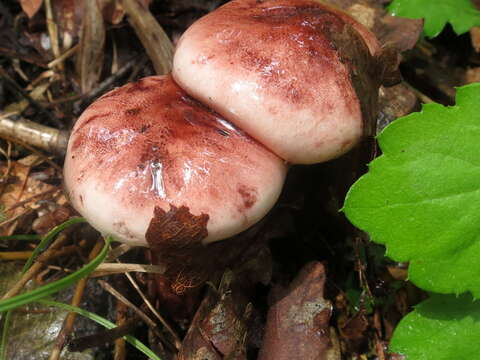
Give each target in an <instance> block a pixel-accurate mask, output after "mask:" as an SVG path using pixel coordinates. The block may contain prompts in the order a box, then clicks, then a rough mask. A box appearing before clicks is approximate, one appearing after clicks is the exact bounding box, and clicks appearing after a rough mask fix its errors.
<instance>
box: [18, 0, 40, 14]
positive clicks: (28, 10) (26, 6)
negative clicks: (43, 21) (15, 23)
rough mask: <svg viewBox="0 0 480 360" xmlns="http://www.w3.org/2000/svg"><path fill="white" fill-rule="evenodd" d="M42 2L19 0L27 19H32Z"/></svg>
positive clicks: (37, 0) (38, 0)
mask: <svg viewBox="0 0 480 360" xmlns="http://www.w3.org/2000/svg"><path fill="white" fill-rule="evenodd" d="M42 4H43V0H20V6H21V7H22V10H23V12H24V13H25V14H27V16H28V17H29V18H32V17H33V16H34V15H35V14H36V13H37V12H38V10H39V9H40V7H41V6H42Z"/></svg>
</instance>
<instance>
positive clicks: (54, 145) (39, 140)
mask: <svg viewBox="0 0 480 360" xmlns="http://www.w3.org/2000/svg"><path fill="white" fill-rule="evenodd" d="M0 137H2V138H6V139H11V140H12V141H13V142H21V143H25V144H27V145H31V146H34V147H37V148H39V149H41V150H45V151H48V152H50V153H53V154H57V155H64V154H65V152H66V150H67V143H68V137H69V133H68V132H67V131H65V130H58V129H55V128H52V127H50V126H45V125H40V124H37V123H35V122H33V121H30V120H27V119H23V118H20V119H18V120H14V119H13V118H12V117H11V114H4V113H1V112H0Z"/></svg>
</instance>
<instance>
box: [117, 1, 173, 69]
mask: <svg viewBox="0 0 480 360" xmlns="http://www.w3.org/2000/svg"><path fill="white" fill-rule="evenodd" d="M121 4H122V5H123V9H124V10H125V13H126V14H127V15H128V21H129V22H130V24H131V25H132V27H133V28H134V30H135V32H136V34H137V36H138V37H139V39H140V41H141V42H142V44H143V46H144V47H145V50H146V52H147V54H148V56H149V58H150V60H151V61H152V63H153V67H154V68H155V71H156V72H157V74H158V75H163V74H167V73H169V72H170V70H171V69H172V59H173V45H172V42H171V41H170V39H169V38H168V36H167V34H166V33H165V31H164V30H163V29H162V27H161V26H160V24H159V23H158V22H157V20H155V18H154V17H153V15H152V14H151V13H150V11H149V10H148V9H146V8H145V7H143V6H142V5H141V4H140V3H139V2H138V1H137V0H122V1H121Z"/></svg>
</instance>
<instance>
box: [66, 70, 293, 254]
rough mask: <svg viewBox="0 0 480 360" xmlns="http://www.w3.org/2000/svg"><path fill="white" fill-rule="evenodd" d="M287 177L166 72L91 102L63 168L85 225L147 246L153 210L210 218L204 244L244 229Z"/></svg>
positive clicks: (272, 157) (268, 155)
mask: <svg viewBox="0 0 480 360" xmlns="http://www.w3.org/2000/svg"><path fill="white" fill-rule="evenodd" d="M285 173H286V165H285V163H284V161H283V160H282V159H280V158H279V157H277V156H276V155H275V154H273V153H272V152H270V151H269V150H268V149H266V148H265V147H264V146H263V145H261V144H259V143H258V142H257V141H255V140H254V139H252V138H251V137H250V136H248V135H246V134H245V133H244V132H242V131H241V130H239V129H237V128H236V127H235V126H233V125H232V124H230V123H229V122H228V121H226V120H224V119H223V118H222V117H220V115H218V114H217V113H215V112H213V111H211V110H210V109H208V108H206V107H205V106H203V105H201V104H200V103H198V102H197V101H196V100H194V99H192V98H191V97H189V96H188V95H187V94H186V93H185V92H184V91H183V90H182V89H181V88H180V87H178V85H177V84H176V83H175V82H174V81H173V80H172V78H171V77H170V76H152V77H148V78H144V79H141V80H139V81H138V82H135V83H130V84H127V85H125V86H123V87H120V88H117V89H115V90H113V91H110V92H109V93H107V94H105V95H103V96H102V97H101V98H99V99H98V100H97V101H95V102H94V103H93V104H92V105H90V106H89V107H88V108H87V109H86V110H85V112H84V113H83V114H82V115H81V116H80V118H79V119H78V121H77V123H76V124H75V127H74V129H73V131H72V134H71V137H70V141H69V144H68V150H67V155H66V159H65V166H64V178H65V186H66V189H67V192H68V194H69V197H70V200H71V202H72V204H73V206H74V207H75V208H76V209H77V210H78V211H79V212H80V213H81V214H82V215H83V216H84V217H85V218H86V219H87V220H88V221H89V222H90V223H91V224H92V226H93V227H95V228H96V229H97V230H99V231H101V232H102V233H105V234H110V235H113V236H114V237H116V238H117V239H118V240H120V241H124V242H127V243H132V244H137V245H144V246H148V245H147V243H146V240H145V233H146V231H147V228H148V226H149V224H150V221H151V220H152V218H153V216H154V208H155V207H159V208H161V209H162V210H163V211H165V212H168V211H169V210H170V207H171V206H175V207H177V208H179V207H181V206H185V207H187V208H188V209H189V212H190V213H191V214H192V215H194V216H200V215H202V214H206V215H208V216H209V220H208V222H207V231H208V236H207V237H206V238H205V239H204V240H203V242H204V243H208V242H212V241H216V240H221V239H224V238H227V237H229V236H232V235H234V234H237V233H239V232H241V231H243V230H245V229H247V228H248V227H249V226H251V225H252V224H253V223H255V222H257V221H258V220H260V219H261V218H262V217H263V216H264V215H265V214H266V213H267V212H268V210H269V209H270V208H271V207H272V206H273V205H274V203H275V201H276V200H277V198H278V196H279V193H280V191H281V188H282V185H283V182H284V177H285Z"/></svg>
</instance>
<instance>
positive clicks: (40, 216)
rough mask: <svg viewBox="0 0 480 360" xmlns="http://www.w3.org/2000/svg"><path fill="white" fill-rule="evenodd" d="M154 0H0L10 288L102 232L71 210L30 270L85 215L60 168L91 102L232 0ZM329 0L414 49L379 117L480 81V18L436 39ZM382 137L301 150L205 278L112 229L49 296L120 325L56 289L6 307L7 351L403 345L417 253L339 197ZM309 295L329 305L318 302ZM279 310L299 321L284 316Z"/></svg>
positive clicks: (360, 4) (369, 349) (380, 6)
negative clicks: (368, 227) (335, 148)
mask: <svg viewBox="0 0 480 360" xmlns="http://www.w3.org/2000/svg"><path fill="white" fill-rule="evenodd" d="M141 2H142V3H143V5H148V7H144V6H141V5H139V2H136V1H134V0H124V1H118V2H117V1H114V0H99V1H95V0H88V1H87V0H86V1H76V0H30V1H25V0H23V1H22V0H19V1H17V0H13V1H8V2H6V3H5V2H4V3H1V4H0V156H1V157H2V158H3V159H2V160H1V162H0V294H2V295H3V296H5V298H6V297H12V296H14V295H17V294H19V293H21V292H22V291H23V290H24V287H25V288H27V289H34V288H37V287H39V286H42V285H45V284H48V283H51V282H53V281H56V280H60V279H62V278H64V277H65V276H67V275H69V274H71V273H72V272H74V271H76V270H77V269H79V268H81V267H82V266H83V265H84V264H86V263H88V262H89V261H91V260H92V259H95V258H96V257H97V256H98V254H99V253H100V252H101V249H102V247H103V246H104V240H103V239H102V237H101V236H100V234H99V233H98V232H96V231H95V230H94V229H92V228H91V227H90V226H89V225H88V224H85V223H77V224H71V225H70V224H68V225H69V226H68V227H66V229H65V230H64V231H63V232H62V233H61V235H59V236H57V237H56V238H55V239H54V240H52V241H51V242H50V243H49V244H47V245H46V247H45V248H43V249H40V250H41V251H42V254H41V255H40V257H37V258H36V259H35V260H34V261H33V265H32V266H31V267H30V270H28V271H26V272H25V271H22V268H23V267H24V264H25V262H26V261H27V260H28V259H30V258H31V256H32V254H33V251H34V249H35V248H37V244H38V242H39V240H40V239H41V238H42V237H44V236H45V234H47V233H49V231H51V230H52V229H54V228H55V227H56V226H58V225H60V224H63V223H65V222H66V221H68V220H69V219H72V218H75V217H76V216H79V215H78V213H77V212H76V211H75V210H74V209H73V208H72V207H71V206H70V204H69V201H68V199H67V197H66V195H65V193H64V189H63V179H62V178H63V173H62V166H63V157H64V154H65V151H66V143H67V140H68V134H69V130H70V129H71V128H72V126H73V124H74V123H75V121H76V119H77V118H78V117H79V115H80V114H81V113H82V111H83V110H85V108H86V107H87V106H88V105H89V104H90V103H91V102H93V101H94V100H95V99H96V98H98V97H99V96H100V95H102V94H104V93H105V92H107V91H109V90H111V89H113V88H114V87H118V86H121V85H123V84H125V83H127V82H131V81H136V80H138V79H140V78H143V77H146V76H150V75H155V74H162V73H165V72H167V71H168V70H169V69H170V62H171V51H170V50H171V49H173V47H172V44H173V46H174V44H175V43H176V42H177V41H178V39H179V38H180V36H181V34H182V33H183V32H184V31H185V29H186V28H188V26H190V25H191V24H192V23H193V22H194V21H195V20H196V19H198V18H200V17H201V16H203V15H205V14H207V13H208V12H210V11H212V10H214V9H215V8H217V7H218V6H220V5H222V4H223V3H224V1H221V0H204V1H198V0H165V1H152V2H150V1H149V0H142V1H141ZM330 2H333V3H334V4H336V5H337V6H338V7H341V8H342V9H344V10H346V11H348V12H350V13H351V14H352V15H353V16H355V17H356V18H357V19H358V20H359V21H361V22H363V23H364V24H365V25H366V26H367V27H370V29H371V30H372V31H373V32H374V33H375V34H376V35H377V37H379V39H380V41H381V42H382V43H389V44H394V45H395V46H396V47H397V48H399V49H401V50H402V55H401V64H400V70H401V73H402V76H403V81H402V83H400V84H398V85H395V86H394V87H392V88H389V89H387V88H382V89H381V94H380V95H381V96H380V104H379V112H378V116H377V122H376V128H377V132H378V131H380V130H381V129H382V128H384V127H385V126H386V125H387V124H388V123H390V122H391V121H393V120H394V119H395V118H398V117H400V116H403V115H406V114H408V113H410V112H412V111H417V110H419V109H420V106H421V103H428V102H438V103H441V104H444V105H453V104H454V102H455V87H458V86H462V85H464V84H468V83H471V82H478V81H480V52H479V51H480V31H478V29H473V30H472V31H471V32H470V33H467V34H464V35H462V36H457V35H455V34H454V33H453V31H452V30H451V28H449V27H447V28H446V29H445V30H444V31H443V32H442V34H441V35H440V36H438V37H437V38H435V39H434V40H429V39H426V38H423V37H422V36H420V30H421V26H422V24H421V21H417V20H404V19H395V18H392V17H390V16H389V15H387V14H386V12H385V10H384V6H385V3H386V2H387V1H381V0H368V1H367V0H363V1H362V0H358V1H356V0H338V1H335V0H330ZM121 4H122V5H121ZM162 29H163V30H162ZM163 31H165V33H166V34H167V35H168V37H165V36H164V33H163ZM152 39H155V41H152ZM159 39H160V40H159ZM169 49H170V50H169ZM20 128H23V129H29V130H28V131H21V130H19V129H20ZM377 154H378V149H377V147H376V145H375V143H374V140H373V137H370V138H368V139H367V140H365V141H364V143H362V144H361V145H360V146H358V147H357V148H355V149H354V150H353V151H351V152H350V153H348V154H346V155H345V156H343V157H341V158H339V159H337V160H334V161H330V162H328V163H324V164H319V165H313V166H293V167H292V168H291V169H290V171H289V174H288V176H287V180H286V184H285V187H284V190H283V192H282V194H281V196H280V200H279V201H278V203H277V205H276V206H275V207H274V209H273V210H272V211H271V212H270V213H269V215H268V216H267V217H266V218H265V219H264V220H262V221H261V222H260V223H259V224H257V225H255V226H254V227H253V228H252V229H249V230H247V231H246V232H244V233H242V234H240V235H239V236H237V238H236V239H234V241H235V242H236V244H238V243H242V242H246V243H248V244H253V245H249V247H246V249H245V251H244V252H243V253H242V254H241V255H238V257H236V259H235V260H234V261H232V262H231V263H230V264H228V270H227V268H226V267H223V268H221V269H217V270H218V272H217V273H215V274H214V275H212V277H211V278H210V279H209V281H208V282H207V283H206V285H196V284H192V283H190V282H189V281H188V280H185V281H182V279H180V278H177V279H174V280H173V281H172V279H168V278H165V277H162V275H161V274H158V273H159V272H162V269H161V266H160V265H158V264H157V262H156V257H155V254H151V253H150V252H149V251H148V250H147V249H146V248H139V247H129V246H126V245H121V244H119V243H115V242H114V243H112V248H111V250H110V252H109V254H108V255H107V258H106V260H105V261H104V262H103V264H102V265H100V267H97V269H96V270H94V271H93V272H92V273H91V274H90V278H89V280H88V281H84V280H82V281H77V280H75V281H73V280H72V284H71V286H70V287H68V288H66V289H63V290H60V288H59V292H57V293H55V294H53V295H51V296H50V299H55V300H56V301H59V302H64V303H68V304H72V305H75V306H78V307H81V308H83V309H86V310H88V311H91V312H93V313H96V314H98V315H100V316H102V317H104V318H107V319H109V320H110V321H112V322H114V323H116V324H117V327H116V328H115V330H109V331H107V330H105V329H104V328H103V327H101V326H99V325H96V324H94V323H93V322H92V321H91V320H90V319H86V318H84V317H82V316H77V317H76V318H75V317H74V316H72V315H69V316H68V317H66V314H67V313H66V312H65V311H64V310H59V309H56V308H54V307H47V306H46V305H45V304H43V305H42V304H39V303H35V302H31V303H28V304H23V305H22V306H21V307H18V308H16V309H15V310H14V311H12V312H11V313H10V314H11V316H10V315H9V316H8V317H7V316H6V314H7V313H5V312H4V313H1V314H0V324H1V325H2V327H1V330H0V331H1V333H2V336H1V339H2V340H1V344H0V359H11V360H17V359H18V360H26V359H36V360H38V359H51V360H54V359H59V358H61V359H116V360H122V359H145V358H146V357H145V355H143V354H142V353H141V352H140V351H138V349H135V348H134V346H132V345H130V344H128V345H126V342H125V340H124V339H123V338H122V336H124V335H126V334H130V335H133V336H135V337H136V338H138V339H139V340H140V341H141V342H143V343H144V344H145V345H146V346H147V347H148V348H150V349H151V350H152V351H153V352H155V353H156V354H157V356H158V357H159V358H161V359H174V358H176V357H177V356H178V358H179V359H182V358H183V359H256V358H257V356H258V354H259V352H260V351H261V350H260V349H261V348H262V347H264V346H269V348H277V349H280V350H278V354H282V356H284V357H277V358H278V359H280V358H285V359H286V358H292V359H294V358H295V357H292V356H293V355H292V354H294V355H295V353H296V352H297V351H299V350H298V349H299V348H303V347H305V348H308V346H309V345H308V344H310V345H312V346H313V350H305V351H307V354H308V351H313V352H311V354H312V355H311V358H312V359H314V358H315V359H379V360H384V359H397V358H399V356H397V355H395V354H390V353H388V350H387V347H388V343H389V339H390V338H391V336H392V333H393V330H394V329H395V326H396V325H397V324H398V322H399V321H400V319H401V318H402V317H403V316H405V315H406V314H407V313H409V312H410V311H411V310H412V307H413V306H414V305H415V304H417V303H419V302H420V301H421V300H422V299H424V298H425V294H424V293H423V292H422V291H420V290H419V289H417V288H416V287H415V286H414V285H413V284H411V283H410V282H408V281H406V277H407V268H408V264H406V263H396V262H393V261H391V260H389V259H388V258H386V257H385V256H384V252H385V249H384V248H383V247H382V246H380V245H376V244H373V243H371V242H369V241H368V237H367V236H366V234H364V233H362V232H360V231H359V230H357V229H355V228H354V227H353V226H352V225H350V224H349V222H348V221H347V220H346V219H345V217H344V215H343V214H342V213H341V212H340V211H339V210H340V209H341V207H342V205H343V201H344V198H345V194H346V193H347V191H348V189H349V187H350V186H351V185H352V184H353V183H354V181H355V180H356V179H357V178H358V177H359V176H360V175H361V174H362V173H364V172H365V171H366V164H367V163H368V162H370V161H371V160H372V159H373V158H374V157H375V156H376V155H377ZM92 166H94V164H92ZM132 216H134V215H132ZM253 240H255V241H253ZM222 251H223V250H222ZM225 251H228V250H225ZM35 255H38V254H37V253H35ZM199 256H200V255H199ZM201 256H204V255H201ZM201 259H202V260H205V261H210V259H209V258H208V256H205V258H201ZM212 261H213V260H212ZM152 263H153V264H154V265H153V266H150V265H151V264H152ZM24 270H26V269H24ZM126 274H128V276H127V275H126ZM5 294H7V295H5ZM308 304H314V305H315V306H316V310H315V313H314V315H312V311H313V310H312V309H310V308H309V307H308ZM274 305H275V306H274ZM292 311H294V312H295V314H296V316H297V317H296V318H295V319H298V318H299V317H304V318H308V317H309V316H310V317H311V319H310V320H311V324H310V325H311V327H308V326H305V328H303V325H302V329H299V328H295V326H294V325H292V323H289V321H290V322H294V319H293V320H292V319H290V320H289V319H288V316H289V315H288V314H290V313H291V312H292ZM7 319H8V320H7ZM272 319H273V320H272ZM275 319H276V320H275ZM278 319H281V321H284V322H285V323H286V324H289V325H291V326H292V328H290V329H287V330H286V331H284V330H282V329H281V328H282V326H281V325H280V324H279V323H278ZM266 334H268V335H266ZM319 334H320V335H319ZM304 345H305V346H304ZM178 354H180V355H178ZM289 354H290V355H289ZM262 356H263V359H264V360H265V359H270V358H271V357H268V355H265V354H263V355H262ZM304 358H305V359H307V358H308V356H306V357H304Z"/></svg>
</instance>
